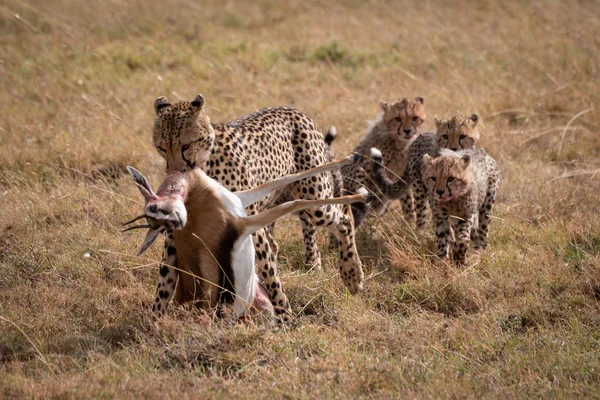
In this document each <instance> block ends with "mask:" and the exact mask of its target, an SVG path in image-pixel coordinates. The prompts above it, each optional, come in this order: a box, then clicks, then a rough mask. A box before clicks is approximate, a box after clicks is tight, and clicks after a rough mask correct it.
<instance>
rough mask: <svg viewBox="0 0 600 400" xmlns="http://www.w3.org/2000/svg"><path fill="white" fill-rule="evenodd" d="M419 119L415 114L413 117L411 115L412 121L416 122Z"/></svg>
mask: <svg viewBox="0 0 600 400" xmlns="http://www.w3.org/2000/svg"><path fill="white" fill-rule="evenodd" d="M418 121H419V117H417V116H416V115H415V116H414V117H412V122H415V123H416V122H418Z"/></svg>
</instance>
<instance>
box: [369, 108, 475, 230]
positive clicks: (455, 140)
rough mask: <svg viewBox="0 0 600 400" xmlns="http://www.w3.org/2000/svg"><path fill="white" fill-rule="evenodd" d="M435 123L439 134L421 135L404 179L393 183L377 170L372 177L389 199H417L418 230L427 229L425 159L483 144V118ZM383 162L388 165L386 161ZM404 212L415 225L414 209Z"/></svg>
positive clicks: (413, 146)
mask: <svg viewBox="0 0 600 400" xmlns="http://www.w3.org/2000/svg"><path fill="white" fill-rule="evenodd" d="M434 122H435V126H436V131H435V132H426V133H423V134H421V135H420V136H419V137H418V138H417V139H416V140H415V141H414V142H413V143H412V144H411V146H410V148H409V149H408V162H407V165H406V169H405V170H404V173H403V174H402V179H400V180H398V181H397V182H395V183H391V181H389V180H387V178H386V177H383V176H382V175H381V173H379V171H375V170H373V172H374V174H373V176H372V178H373V180H374V182H376V183H377V186H378V187H379V189H380V190H381V191H382V194H383V195H384V196H385V197H386V198H388V199H401V200H402V201H410V200H411V199H412V198H413V196H414V204H415V207H414V208H415V210H416V227H417V230H422V229H424V228H425V225H426V224H427V196H426V186H425V181H424V180H423V177H422V172H423V166H424V165H423V163H424V161H423V156H424V155H425V154H428V155H429V156H431V157H436V156H438V155H439V154H440V151H441V150H442V149H450V150H454V151H457V150H462V149H472V148H475V145H476V144H477V141H478V140H479V129H478V127H477V123H478V122H479V117H478V116H477V114H472V115H471V116H470V117H468V118H464V117H461V116H458V115H457V116H454V117H452V118H450V119H442V120H440V119H438V118H437V117H434ZM383 161H384V162H385V157H384V160H383ZM386 167H387V163H386ZM403 209H404V210H405V211H406V210H408V213H406V212H405V217H406V219H407V220H408V221H409V222H412V221H413V220H414V218H415V214H414V213H412V207H411V205H410V204H406V205H404V206H403Z"/></svg>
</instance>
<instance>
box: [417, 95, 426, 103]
mask: <svg viewBox="0 0 600 400" xmlns="http://www.w3.org/2000/svg"><path fill="white" fill-rule="evenodd" d="M415 100H416V101H417V103H421V104H425V99H424V98H422V97H421V96H419V97H415Z"/></svg>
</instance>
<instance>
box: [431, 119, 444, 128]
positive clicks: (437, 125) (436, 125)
mask: <svg viewBox="0 0 600 400" xmlns="http://www.w3.org/2000/svg"><path fill="white" fill-rule="evenodd" d="M433 123H434V124H435V128H436V129H440V126H442V124H443V123H444V120H443V119H439V118H438V117H437V116H435V117H433Z"/></svg>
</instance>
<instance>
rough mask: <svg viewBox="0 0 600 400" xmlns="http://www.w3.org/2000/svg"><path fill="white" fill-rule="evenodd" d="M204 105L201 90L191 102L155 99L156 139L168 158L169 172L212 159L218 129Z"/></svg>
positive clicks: (154, 140) (161, 150)
mask: <svg viewBox="0 0 600 400" xmlns="http://www.w3.org/2000/svg"><path fill="white" fill-rule="evenodd" d="M203 106H204V97H203V96H202V95H201V94H198V95H197V96H196V98H195V99H194V100H192V101H191V102H187V101H181V102H178V103H175V104H171V103H169V101H168V100H167V99H166V97H163V96H161V97H159V98H158V99H156V100H155V101H154V111H155V112H156V118H155V120H154V132H153V142H154V147H155V148H156V150H157V151H158V154H160V155H161V156H162V157H163V158H164V159H165V160H166V161H167V173H170V172H173V171H180V172H185V171H188V170H190V169H193V168H195V167H196V166H197V165H202V163H204V162H206V161H207V160H208V159H209V157H210V153H211V151H212V148H213V145H214V141H215V132H214V130H213V128H212V125H211V124H210V119H209V118H208V116H207V115H206V114H205V113H204V111H203Z"/></svg>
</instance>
